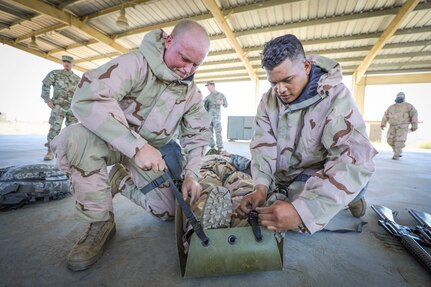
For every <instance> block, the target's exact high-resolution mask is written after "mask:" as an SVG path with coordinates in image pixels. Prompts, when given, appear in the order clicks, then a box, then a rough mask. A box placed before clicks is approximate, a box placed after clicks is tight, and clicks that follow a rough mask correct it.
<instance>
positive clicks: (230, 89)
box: [0, 44, 431, 143]
mask: <svg viewBox="0 0 431 287" xmlns="http://www.w3.org/2000/svg"><path fill="white" fill-rule="evenodd" d="M0 63H1V64H0V84H1V89H0V112H1V113H2V114H3V115H4V114H5V115H6V118H7V120H9V121H19V122H30V123H42V122H47V121H48V118H49V114H50V109H49V108H48V107H47V105H46V104H45V103H44V101H43V100H42V98H41V97H40V94H41V87H42V80H43V79H44V77H45V76H46V75H47V74H48V73H49V72H50V71H52V70H54V69H62V66H61V63H54V62H52V61H50V60H46V59H43V58H40V57H37V56H35V55H33V54H30V53H26V52H24V51H21V50H19V49H16V48H13V47H10V46H8V45H3V44H0ZM75 73H76V74H77V75H78V76H81V75H82V73H81V72H79V71H75ZM343 82H344V83H345V84H346V86H347V87H348V88H351V77H345V79H344V81H343ZM198 87H199V88H200V89H201V91H202V93H203V95H204V96H206V95H208V93H209V92H208V90H207V88H206V87H205V86H204V85H203V84H198ZM269 87H270V86H269V84H268V82H267V81H261V82H260V83H259V94H262V93H264V92H265V91H267V90H268V89H269ZM216 89H217V90H218V91H219V92H222V93H223V94H225V96H226V98H227V100H228V103H229V105H228V107H227V108H226V109H222V126H223V137H224V138H226V127H227V120H228V116H254V115H255V112H256V107H255V101H254V87H253V85H252V84H251V82H247V81H243V82H235V83H232V82H228V83H216ZM400 91H403V92H404V93H405V94H406V101H407V102H409V103H411V104H413V105H414V106H415V107H416V108H417V110H418V113H419V120H420V121H422V123H421V124H420V125H419V130H418V131H417V132H415V133H412V134H410V135H409V141H410V142H425V141H431V112H430V111H429V109H430V107H431V83H427V84H408V85H405V84H404V85H379V86H368V87H367V88H366V91H365V112H364V119H365V120H366V121H380V120H381V118H382V115H383V113H384V111H385V110H386V109H387V107H388V106H390V105H391V104H393V103H394V99H395V96H396V94H397V93H398V92H400ZM0 133H1V130H0ZM383 135H384V134H383ZM408 143H409V142H408Z"/></svg>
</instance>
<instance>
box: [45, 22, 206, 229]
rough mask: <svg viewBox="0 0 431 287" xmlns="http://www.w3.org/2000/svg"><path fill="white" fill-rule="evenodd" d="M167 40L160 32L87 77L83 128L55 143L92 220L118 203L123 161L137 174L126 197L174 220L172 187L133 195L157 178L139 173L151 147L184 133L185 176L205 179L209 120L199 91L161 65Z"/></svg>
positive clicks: (78, 105)
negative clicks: (113, 179) (117, 176)
mask: <svg viewBox="0 0 431 287" xmlns="http://www.w3.org/2000/svg"><path fill="white" fill-rule="evenodd" d="M166 36H167V34H165V33H164V32H163V31H161V30H157V31H153V32H150V33H148V34H147V35H145V37H144V40H143V41H142V44H141V46H140V49H139V50H138V51H134V52H131V53H127V54H124V55H121V56H119V57H118V58H116V59H113V60H111V61H110V62H108V63H106V64H105V65H102V66H101V67H99V68H98V69H95V70H93V71H89V72H86V73H85V74H84V75H83V76H82V79H81V82H80V83H79V84H78V88H77V90H76V92H75V95H74V98H73V100H72V110H73V113H74V114H75V116H76V117H77V118H78V119H79V120H80V122H81V123H82V126H81V125H79V124H78V125H71V126H69V127H66V128H65V129H63V130H62V132H61V133H60V135H59V136H57V137H56V138H55V139H54V140H53V141H52V143H51V146H52V147H53V149H54V150H55V153H56V155H57V165H58V166H59V167H60V169H61V170H64V171H67V172H70V173H71V180H72V186H73V190H74V192H75V195H76V198H77V205H76V208H77V211H78V214H79V215H80V216H81V217H82V218H84V219H86V220H87V221H91V222H95V221H104V220H108V219H109V211H112V198H111V193H110V189H111V187H110V186H109V182H108V173H107V168H106V167H107V166H109V165H112V164H114V163H117V162H122V163H124V164H125V165H126V166H127V167H128V168H129V170H130V180H128V181H124V182H123V184H122V186H120V188H122V189H124V190H123V194H124V195H126V196H127V197H129V198H130V199H132V200H133V201H134V202H135V203H138V201H139V202H141V203H142V204H139V203H138V204H139V205H141V206H142V205H143V206H144V207H145V209H146V210H148V211H149V212H151V214H153V215H155V216H157V217H160V218H163V219H166V218H171V217H172V216H173V215H174V197H173V194H172V192H171V190H170V188H169V186H165V187H162V188H161V189H162V191H159V190H155V191H154V192H150V193H149V194H147V195H146V196H144V197H141V196H140V197H139V198H137V197H136V198H134V196H133V195H132V194H135V193H134V192H132V190H134V189H135V188H142V187H143V186H144V185H146V183H147V182H148V181H149V180H150V179H151V180H153V179H154V178H151V177H152V174H151V172H149V171H147V172H144V171H142V170H140V169H139V168H137V167H136V165H135V164H134V161H133V156H134V155H135V153H136V152H137V151H138V150H139V149H141V148H142V147H143V146H144V145H145V144H146V143H149V144H151V145H152V146H154V147H156V148H160V147H162V146H164V145H166V144H167V143H168V142H169V141H170V140H171V139H175V137H176V136H177V135H178V132H177V130H178V129H180V134H181V136H180V145H181V146H182V148H183V152H184V154H185V166H184V171H183V175H185V176H191V177H194V178H195V179H198V177H199V169H200V165H201V157H202V155H203V152H204V149H205V146H207V145H208V138H209V130H208V128H209V116H208V113H207V112H206V111H205V109H204V106H203V101H202V95H201V92H200V91H199V89H198V88H197V87H196V85H195V84H194V83H193V82H192V81H190V80H181V79H180V78H179V76H178V75H177V74H175V73H174V72H173V71H171V70H170V69H169V68H168V67H167V66H166V65H165V64H164V62H163V61H162V59H163V57H162V55H163V52H164V42H165V38H166ZM84 127H85V128H84ZM78 134H79V135H81V136H78ZM133 198H134V199H133Z"/></svg>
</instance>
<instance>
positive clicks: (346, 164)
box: [292, 97, 377, 233]
mask: <svg viewBox="0 0 431 287" xmlns="http://www.w3.org/2000/svg"><path fill="white" fill-rule="evenodd" d="M347 102H348V104H347V105H346V103H345V102H344V103H340V102H338V103H337V101H335V102H334V105H333V106H334V107H337V108H339V107H340V106H344V107H343V108H342V110H341V111H339V112H337V115H328V116H327V119H326V123H327V124H326V126H325V127H324V129H323V135H322V138H321V143H322V144H323V146H324V147H325V149H326V150H327V152H328V155H327V160H326V162H325V164H324V166H323V169H321V170H319V171H317V172H316V173H315V174H314V175H313V176H312V177H310V179H308V180H307V182H306V183H305V186H304V189H303V191H302V192H301V193H300V194H299V197H298V198H297V199H295V200H294V201H293V202H292V204H293V206H294V207H295V209H296V210H297V212H298V214H299V215H300V217H301V219H302V221H303V223H304V224H305V226H306V227H307V229H308V230H309V231H310V233H314V232H316V231H319V230H321V229H323V228H324V226H325V225H326V224H327V223H328V222H329V221H330V220H331V219H332V218H333V217H334V216H335V215H336V214H337V213H338V212H340V211H341V210H342V209H343V208H344V207H345V206H346V205H347V204H348V203H350V202H351V201H352V200H353V199H354V198H355V197H356V196H357V195H358V193H359V192H360V191H361V190H362V188H364V187H365V186H366V185H367V183H368V182H369V180H370V178H371V176H372V174H373V173H374V170H375V169H374V162H373V157H374V156H375V155H376V154H377V151H376V150H375V149H374V148H373V146H372V145H371V144H370V142H369V140H368V138H367V136H366V130H365V123H364V122H363V119H362V117H361V115H360V113H359V111H358V110H357V108H356V106H355V104H354V102H353V99H351V97H350V98H349V99H348V100H347Z"/></svg>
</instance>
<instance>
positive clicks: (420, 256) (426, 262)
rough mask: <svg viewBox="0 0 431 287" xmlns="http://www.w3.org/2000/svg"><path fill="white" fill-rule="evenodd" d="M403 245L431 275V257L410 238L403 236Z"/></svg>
mask: <svg viewBox="0 0 431 287" xmlns="http://www.w3.org/2000/svg"><path fill="white" fill-rule="evenodd" d="M401 243H402V244H403V245H404V247H405V248H406V249H407V250H408V251H409V253H410V254H412V255H413V256H414V257H415V258H416V259H417V260H418V261H419V262H420V263H421V264H422V265H423V266H424V267H425V269H426V270H427V271H428V273H430V274H431V255H430V254H429V253H428V252H427V251H426V250H425V249H423V248H422V246H420V245H419V243H417V242H416V240H414V239H413V238H411V237H410V236H407V235H404V236H401Z"/></svg>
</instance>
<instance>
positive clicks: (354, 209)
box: [349, 197, 367, 217]
mask: <svg viewBox="0 0 431 287" xmlns="http://www.w3.org/2000/svg"><path fill="white" fill-rule="evenodd" d="M349 210H350V213H351V214H352V215H353V216H354V217H362V216H364V215H365V211H366V210H367V202H366V201H365V198H364V197H361V198H360V199H358V200H355V201H352V202H351V203H349Z"/></svg>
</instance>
